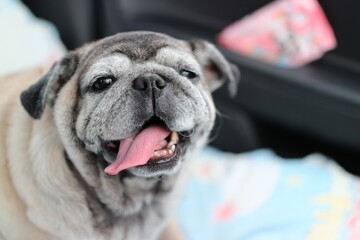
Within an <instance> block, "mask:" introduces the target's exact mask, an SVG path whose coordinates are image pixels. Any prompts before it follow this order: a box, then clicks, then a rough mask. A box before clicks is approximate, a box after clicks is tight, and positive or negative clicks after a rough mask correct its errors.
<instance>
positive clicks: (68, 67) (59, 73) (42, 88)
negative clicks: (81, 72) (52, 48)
mask: <svg viewBox="0 0 360 240" xmlns="http://www.w3.org/2000/svg"><path fill="white" fill-rule="evenodd" d="M77 64H78V56H77V54H76V53H74V52H70V53H68V54H67V55H66V56H65V57H63V58H62V59H61V60H59V61H58V62H56V63H55V64H54V65H53V66H52V67H51V69H50V70H49V71H48V72H47V73H46V74H45V75H44V76H42V77H41V78H40V79H39V80H38V81H37V82H36V83H35V84H33V85H31V86H30V87H29V88H28V89H26V90H25V91H23V92H22V93H21V95H20V100H21V104H22V105H23V107H24V108H25V110H26V111H27V112H28V113H29V114H30V116H32V117H33V118H35V119H39V118H40V117H41V115H42V113H43V110H44V108H45V104H46V103H47V102H52V101H53V100H54V99H55V97H56V94H57V92H58V91H59V90H60V88H61V87H62V86H63V85H64V84H65V83H66V82H67V81H68V80H69V79H70V78H71V76H72V75H73V74H74V72H75V70H76V67H77Z"/></svg>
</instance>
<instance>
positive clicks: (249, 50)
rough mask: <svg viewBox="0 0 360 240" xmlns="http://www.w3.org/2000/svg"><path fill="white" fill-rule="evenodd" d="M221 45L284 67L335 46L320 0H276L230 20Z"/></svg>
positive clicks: (313, 57)
mask: <svg viewBox="0 0 360 240" xmlns="http://www.w3.org/2000/svg"><path fill="white" fill-rule="evenodd" d="M218 42H219V43H220V45H222V46H224V47H226V48H229V49H231V50H234V51H236V52H238V53H240V54H243V55H246V56H250V57H253V58H255V59H258V60H262V61H265V62H267V63H272V64H275V65H278V66H283V67H299V66H302V65H304V64H307V63H309V62H311V61H314V60H316V59H319V58H320V57H321V56H323V54H324V53H325V52H326V51H329V50H332V49H334V48H335V47H336V38H335V35H334V32H333V30H332V28H331V26H330V24H329V22H328V21H327V19H326V16H325V14H324V12H323V10H322V8H321V6H320V5H319V3H318V2H317V0H277V1H274V2H272V3H270V4H268V5H266V6H264V7H263V8H261V9H259V10H257V11H256V12H254V13H253V14H251V15H249V16H246V17H245V18H243V19H241V20H239V21H237V22H235V23H233V24H231V25H230V26H228V27H227V28H225V29H224V30H223V31H222V32H221V33H220V34H219V36H218Z"/></svg>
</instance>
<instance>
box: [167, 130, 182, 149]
mask: <svg viewBox="0 0 360 240" xmlns="http://www.w3.org/2000/svg"><path fill="white" fill-rule="evenodd" d="M178 142H179V135H178V134H177V132H172V133H171V135H170V142H169V143H168V145H167V147H168V148H170V147H172V146H173V145H174V144H177V143H178Z"/></svg>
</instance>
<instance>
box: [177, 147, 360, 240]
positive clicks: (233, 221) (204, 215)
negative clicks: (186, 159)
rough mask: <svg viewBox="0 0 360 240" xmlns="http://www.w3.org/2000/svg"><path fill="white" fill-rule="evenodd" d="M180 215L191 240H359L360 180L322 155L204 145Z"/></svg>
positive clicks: (183, 226) (188, 185) (180, 219)
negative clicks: (284, 155)
mask: <svg viewBox="0 0 360 240" xmlns="http://www.w3.org/2000/svg"><path fill="white" fill-rule="evenodd" d="M178 213H179V214H178V216H179V221H180V223H181V226H182V228H183V231H184V232H185V234H186V236H187V238H188V239H193V240H212V239H214V240H215V239H216V240H233V239H234V240H239V239H241V240H283V239H284V240H304V239H308V240H333V239H339V240H345V239H349V240H355V239H356V240H359V239H360V181H359V179H358V178H357V177H355V176H353V175H351V174H349V173H347V172H346V171H344V170H343V169H342V168H341V167H340V166H339V165H337V164H336V163H335V162H334V161H332V160H330V159H328V158H326V157H325V156H323V155H320V154H313V155H310V156H308V157H306V158H304V159H286V160H285V159H282V158H280V157H278V156H276V155H275V154H274V153H273V152H271V151H268V150H258V151H254V152H250V153H246V154H238V155H237V154H230V153H224V152H221V151H218V150H215V149H213V148H206V149H205V150H204V151H203V152H202V153H201V154H200V155H199V157H198V158H197V160H194V161H193V162H192V163H191V178H190V179H189V181H188V183H187V187H186V192H185V195H184V199H183V201H182V203H181V206H180V208H179V211H178Z"/></svg>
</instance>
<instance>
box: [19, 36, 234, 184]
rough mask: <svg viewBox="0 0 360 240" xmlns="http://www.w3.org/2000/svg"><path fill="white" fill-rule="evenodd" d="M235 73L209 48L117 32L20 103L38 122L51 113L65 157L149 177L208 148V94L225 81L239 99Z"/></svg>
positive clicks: (69, 59)
mask: <svg viewBox="0 0 360 240" xmlns="http://www.w3.org/2000/svg"><path fill="white" fill-rule="evenodd" d="M238 74H239V72H238V70H237V68H236V67H234V66H233V65H231V64H229V63H228V62H227V61H226V60H225V58H224V57H223V56H222V55H221V54H220V52H219V51H218V50H217V49H215V47H214V46H213V45H211V44H210V43H208V42H205V41H200V40H199V41H190V42H187V41H182V40H177V39H174V38H171V37H169V36H167V35H163V34H158V33H152V32H129V33H120V34H117V35H115V36H112V37H108V38H105V39H103V40H100V41H97V42H94V43H91V44H88V45H85V46H84V47H82V48H80V49H78V50H75V51H73V52H70V53H68V54H67V55H66V56H65V57H64V58H63V59H62V60H60V61H59V62H57V63H56V64H54V66H53V67H52V68H51V69H50V71H49V72H48V73H47V74H45V75H44V76H43V77H42V78H41V79H40V80H39V81H38V82H37V83H35V84H34V85H32V86H31V87H30V88H28V89H27V90H26V91H24V92H23V93H22V95H21V101H22V104H23V106H24V108H25V109H26V110H27V112H28V113H29V114H30V115H31V116H32V117H33V118H36V119H39V118H41V117H42V113H43V110H44V108H45V106H48V107H50V109H51V112H52V113H53V116H54V120H55V124H56V127H57V129H58V131H59V135H60V136H61V138H62V141H63V142H64V146H65V150H66V151H70V152H71V151H72V150H71V148H80V149H82V150H83V151H86V152H88V153H89V156H92V157H94V158H96V161H99V162H100V164H99V165H100V166H102V168H103V169H105V172H106V173H107V174H110V175H117V174H118V173H119V172H120V171H122V170H125V169H127V170H128V171H130V172H131V173H132V174H134V175H137V176H144V177H151V176H159V175H164V174H165V175H166V174H171V173H174V172H176V171H177V170H178V169H179V168H180V166H181V163H182V159H183V155H184V154H186V153H187V152H188V151H191V149H192V148H193V145H196V144H199V143H201V144H202V143H204V142H205V141H206V138H207V136H208V134H209V132H210V130H211V128H212V126H213V123H214V119H215V108H214V105H213V102H212V98H211V95H210V92H211V91H213V90H215V89H216V88H218V87H219V86H221V84H222V83H223V82H225V81H228V82H229V90H230V93H231V94H233V95H234V94H235V93H236V88H237V79H238ZM190 143H191V144H190ZM189 146H190V147H189ZM70 155H71V154H70Z"/></svg>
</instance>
